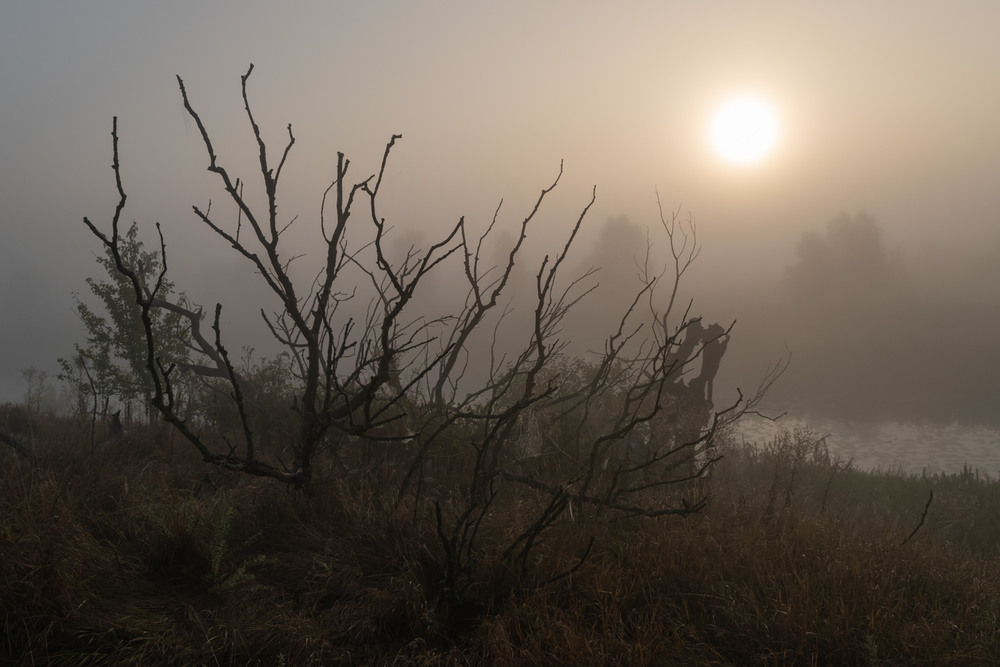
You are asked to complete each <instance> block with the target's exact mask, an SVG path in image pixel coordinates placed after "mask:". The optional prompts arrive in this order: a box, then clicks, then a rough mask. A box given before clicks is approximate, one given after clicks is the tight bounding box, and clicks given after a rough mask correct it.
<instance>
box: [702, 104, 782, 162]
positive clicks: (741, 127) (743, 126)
mask: <svg viewBox="0 0 1000 667" xmlns="http://www.w3.org/2000/svg"><path fill="white" fill-rule="evenodd" d="M711 137H712V144H713V146H715V150H716V151H718V153H719V155H721V156H722V157H723V158H725V159H726V160H729V161H730V162H736V163H739V164H749V163H751V162H757V161H758V160H760V159H762V158H763V157H764V156H765V155H767V154H768V153H769V152H770V151H771V149H772V148H773V147H774V144H775V141H776V140H777V138H778V121H777V119H776V118H775V115H774V111H773V110H772V109H771V108H770V107H769V106H768V105H767V104H765V103H764V102H762V101H760V100H758V99H755V98H750V97H742V98H738V99H734V100H731V101H729V102H727V103H726V104H725V105H724V106H723V107H722V108H721V109H719V111H718V112H717V113H716V114H715V118H714V119H713V120H712V129H711Z"/></svg>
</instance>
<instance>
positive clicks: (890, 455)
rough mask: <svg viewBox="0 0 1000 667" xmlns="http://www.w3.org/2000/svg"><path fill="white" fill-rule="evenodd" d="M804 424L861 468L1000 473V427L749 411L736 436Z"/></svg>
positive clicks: (757, 436)
mask: <svg viewBox="0 0 1000 667" xmlns="http://www.w3.org/2000/svg"><path fill="white" fill-rule="evenodd" d="M802 426H806V427H809V428H811V429H813V430H814V431H816V432H817V433H818V434H819V435H827V436H828V439H827V444H828V445H829V447H830V454H831V455H832V456H838V457H840V458H842V459H844V460H848V459H850V460H852V461H853V463H854V467H855V468H858V469H861V470H875V469H881V470H890V469H891V470H894V471H895V470H901V471H903V472H907V473H918V474H919V473H920V472H922V471H926V472H927V474H934V473H955V472H961V471H962V469H963V467H965V466H968V467H969V468H971V469H978V470H979V471H980V472H982V473H986V474H988V475H990V476H991V477H993V478H997V477H998V476H1000V430H998V429H996V428H994V427H990V426H982V425H968V424H958V423H955V424H947V425H944V424H930V423H927V424H917V423H912V422H895V421H884V422H862V421H851V420H847V419H831V418H816V417H808V418H806V417H802V416H798V415H794V414H789V415H785V416H784V417H782V418H781V419H780V420H778V421H777V422H773V421H770V420H767V419H764V418H762V417H756V416H752V415H748V416H746V417H744V419H743V421H742V422H741V423H740V424H739V425H738V427H737V437H738V438H739V437H742V438H743V439H744V440H745V441H746V442H757V443H759V444H764V443H767V442H768V441H770V440H771V439H773V438H774V436H775V434H777V433H778V431H779V430H781V429H788V430H792V429H794V428H796V427H802Z"/></svg>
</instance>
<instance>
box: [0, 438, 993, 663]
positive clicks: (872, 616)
mask: <svg viewBox="0 0 1000 667" xmlns="http://www.w3.org/2000/svg"><path fill="white" fill-rule="evenodd" d="M38 431H39V432H38V433H36V434H35V438H34V445H35V449H36V451H37V452H38V458H37V460H36V462H34V463H32V462H30V461H27V460H24V459H21V458H17V457H15V455H14V453H13V451H12V450H10V451H0V609H2V614H3V625H4V627H3V631H2V639H0V642H2V644H0V663H3V664H25V665H29V664H72V665H83V664H141V665H158V664H165V665H170V664H177V665H181V664H183V665H188V664H208V665H216V664H223V665H248V664H249V665H310V664H328V665H337V664H374V665H410V664H416V665H665V664H705V665H727V664H732V665H753V664H766V665H773V664H785V665H792V664H796V665H798V664H806V665H810V664H821V665H822V664H830V665H846V664H851V665H853V664H858V665H949V664H952V665H976V664H996V662H997V660H1000V657H998V656H1000V628H998V624H1000V567H998V565H1000V559H998V548H997V547H998V545H1000V485H998V484H997V482H995V481H993V480H991V479H987V478H985V477H983V476H980V475H977V474H976V473H975V472H973V471H967V472H965V473H963V474H958V475H949V476H938V477H920V476H903V475H898V474H891V473H865V472H860V471H857V470H854V469H853V468H852V467H851V466H850V465H849V463H845V462H843V461H837V460H831V458H830V456H829V454H828V452H827V451H826V449H825V447H824V445H823V441H822V438H820V437H818V436H817V434H815V433H812V432H809V431H807V430H803V431H796V432H792V433H783V434H782V435H781V436H780V437H779V438H778V439H777V440H776V441H774V442H771V443H765V444H760V445H756V446H748V445H735V444H730V445H729V446H728V448H727V451H726V457H725V458H724V459H723V460H722V461H721V462H720V463H719V465H718V466H717V467H716V468H715V470H714V471H713V473H712V476H711V477H710V478H709V479H707V480H701V481H699V482H698V483H697V484H698V488H696V489H694V488H693V489H688V490H678V491H677V492H678V493H682V492H691V493H696V492H699V491H704V492H707V493H708V494H709V495H710V498H711V500H710V502H709V504H708V506H707V508H706V509H705V510H704V511H703V512H702V513H700V514H698V515H696V516H693V517H689V518H687V519H680V518H676V517H673V518H671V517H667V518H662V519H656V520H653V519H645V518H623V517H621V516H616V515H614V514H610V513H602V512H597V513H593V514H590V515H585V516H581V513H580V512H576V513H575V514H574V516H573V518H572V519H570V518H569V517H567V518H566V520H565V521H564V522H563V523H561V524H559V525H557V526H555V527H554V528H553V529H552V530H551V531H550V532H547V533H545V534H544V535H543V539H542V541H541V543H540V544H539V546H538V548H537V549H536V550H535V551H533V552H532V561H531V563H530V567H529V568H528V569H527V571H526V572H527V573H526V574H524V575H520V574H517V573H511V572H505V571H501V570H502V568H501V565H500V563H501V559H500V558H499V556H498V553H497V551H498V549H499V548H500V547H499V545H502V544H504V543H506V542H509V537H510V536H509V535H504V534H502V533H503V531H502V529H501V530H497V529H495V528H494V530H495V531H497V532H496V534H491V535H486V536H485V538H484V539H482V540H481V541H480V545H479V547H478V550H477V552H476V553H475V554H474V556H475V566H474V567H475V574H476V582H477V583H476V584H475V585H474V586H473V587H471V588H470V591H469V594H468V596H467V597H466V599H465V601H464V602H463V604H455V603H453V602H449V601H448V600H446V599H444V598H442V597H441V595H440V591H439V590H438V586H437V582H439V581H440V579H441V576H442V573H441V568H442V565H441V562H442V559H441V546H440V542H439V540H438V537H437V534H436V531H435V524H434V521H433V514H432V511H431V510H430V508H429V506H421V505H408V506H399V507H397V506H396V505H395V504H394V503H393V502H391V493H390V492H391V489H388V488H387V487H386V485H384V484H381V483H379V480H378V479H374V478H372V477H365V476H356V477H353V478H349V479H345V478H343V477H341V478H339V479H333V480H331V481H329V482H326V483H320V484H318V485H316V487H315V488H314V489H313V490H312V492H311V493H309V494H301V493H298V492H293V491H290V490H288V489H286V488H283V487H281V486H280V485H278V484H276V483H274V482H268V481H265V480H254V479H249V478H245V477H241V476H239V475H237V474H235V473H224V472H220V471H212V470H209V469H207V468H206V467H204V465H203V464H200V463H199V462H198V461H197V457H196V456H195V453H194V452H193V451H192V450H190V448H189V446H186V445H185V444H184V443H182V442H180V441H179V440H177V439H176V438H175V437H172V436H171V435H170V432H169V431H168V430H166V429H158V428H152V427H151V428H149V429H148V430H145V431H140V432H135V433H132V434H131V435H130V436H129V437H128V438H126V439H125V440H123V441H121V442H119V443H116V444H114V445H108V446H105V447H102V448H101V449H100V450H99V451H97V452H91V451H90V448H89V445H87V444H85V443H86V442H87V440H88V433H87V432H86V428H84V427H79V426H74V425H73V424H70V423H62V422H54V423H52V424H50V425H48V426H46V427H39V429H38ZM8 449H9V448H8ZM931 492H933V500H932V501H930V504H929V505H928V501H929V499H930V498H931ZM531 503H532V500H531V498H530V497H525V498H523V499H521V500H519V501H518V503H515V504H514V505H510V506H506V507H497V508H494V511H495V512H498V513H501V516H516V515H517V514H518V513H519V512H524V511H528V510H530V509H531V507H532V505H531ZM500 525H501V527H502V522H501V523H500ZM591 538H594V543H593V548H592V550H591V551H590V553H589V556H588V557H587V558H586V560H585V561H584V562H583V564H582V565H580V566H579V567H578V568H577V569H575V570H573V568H574V565H576V564H577V563H578V561H579V557H580V555H581V554H582V553H584V552H585V551H586V548H587V545H588V543H589V542H590V540H591ZM495 545H496V546H495ZM570 570H572V572H571V573H570V574H568V575H567V576H559V575H560V574H565V573H567V572H568V571H570ZM515 575H516V576H515Z"/></svg>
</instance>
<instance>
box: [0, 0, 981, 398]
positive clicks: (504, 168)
mask: <svg viewBox="0 0 1000 667" xmlns="http://www.w3.org/2000/svg"><path fill="white" fill-rule="evenodd" d="M998 28H1000V3H996V2H994V1H992V0H982V1H978V2H976V1H972V0H963V2H960V3H956V2H923V1H915V0H906V1H905V2H904V1H899V2H881V3H860V2H858V3H824V4H822V5H821V4H820V3H794V4H793V3H781V4H778V3H750V2H697V3H695V2H685V3H679V2H678V3H668V2H663V1H662V0H658V1H657V2H620V3H613V4H612V3H608V2H589V1H580V0H576V1H574V2H535V1H533V2H520V1H508V2H504V3H485V2H482V3H471V2H431V1H427V2H419V3H417V2H414V3H403V2H353V3H347V2H329V1H326V2H320V1H316V2H287V3H274V2H189V1H174V2H170V3H146V2H134V1H130V2H126V1H119V2H108V1H103V0H101V1H96V0H95V1H93V2H86V3H83V2H80V3H70V2H51V1H47V0H32V1H31V2H27V1H23V2H22V1H20V0H16V1H12V2H5V3H3V6H2V8H0V224H2V227H0V230H2V233H0V281H2V282H0V400H18V399H20V398H21V395H22V394H23V391H24V383H23V381H22V379H21V377H20V375H19V373H18V371H19V370H20V369H23V368H26V367H28V366H31V365H34V366H37V367H39V368H42V369H45V370H47V371H49V372H50V373H51V374H53V375H54V374H55V372H56V364H55V360H56V358H57V357H59V356H61V355H68V354H70V353H71V351H72V344H73V342H74V341H78V340H81V339H82V337H83V334H82V331H81V328H80V325H79V323H78V321H77V320H76V318H75V314H74V311H73V300H72V296H71V295H72V292H74V291H81V290H85V289H86V287H85V285H84V283H83V280H84V278H85V277H86V276H88V275H92V274H93V273H94V268H95V264H94V261H93V257H94V254H95V253H97V252H99V251H100V248H99V245H98V243H97V242H96V240H95V239H93V238H92V237H91V236H90V235H89V233H88V232H87V231H86V230H85V228H84V226H83V224H82V222H81V221H82V218H83V216H85V215H86V216H89V217H90V218H91V219H92V220H94V221H95V222H97V223H98V224H100V223H104V224H105V226H106V225H107V223H108V221H109V220H110V215H111V212H112V211H113V208H114V205H115V203H116V194H115V191H114V182H113V180H112V173H111V170H110V168H109V166H110V161H111V142H110V136H109V133H110V130H111V119H112V117H113V116H115V115H117V116H118V117H119V134H120V137H121V152H122V161H123V170H124V178H125V187H126V189H127V191H128V194H129V207H128V208H127V209H126V213H125V218H126V221H129V220H132V219H135V220H138V221H139V222H140V223H141V224H143V225H145V226H146V228H147V229H149V228H150V227H151V225H152V223H153V222H154V221H157V220H158V221H160V222H162V223H163V224H164V229H165V233H166V235H167V242H168V244H169V247H170V250H171V253H172V255H171V260H172V266H171V270H172V274H173V279H174V281H175V282H176V283H177V284H178V286H179V287H180V288H182V289H185V290H187V291H188V292H189V293H191V295H192V296H193V297H195V299H196V300H198V301H201V302H203V303H212V302H213V301H214V300H215V298H216V296H215V295H216V292H215V291H213V288H214V286H217V285H218V284H220V283H224V282H225V281H226V279H227V277H228V278H229V279H230V280H235V278H232V277H231V276H230V271H231V269H232V267H233V266H234V261H233V260H232V258H231V257H229V254H230V253H229V251H228V250H227V248H226V247H225V245H224V244H222V243H221V242H218V241H216V240H215V239H213V238H212V237H211V236H210V235H208V234H207V233H205V231H204V230H202V229H200V228H199V227H198V225H197V224H196V221H195V220H194V218H193V215H192V213H191V209H190V206H191V204H200V205H204V204H205V203H207V200H208V199H209V198H210V197H215V198H216V199H217V200H218V199H221V197H220V193H219V189H218V186H217V183H216V182H215V181H214V180H213V179H212V178H211V175H210V174H208V173H206V172H205V171H204V167H205V165H206V159H205V154H204V148H203V146H202V145H201V142H200V138H199V136H198V134H197V130H196V128H195V127H194V124H193V123H192V122H191V121H190V120H189V119H188V118H187V116H186V115H185V113H184V111H183V108H182V106H181V102H180V96H179V93H178V89H177V84H176V80H175V79H174V76H175V75H178V74H179V75H181V77H182V78H184V80H185V83H186V85H187V87H188V91H189V94H190V95H191V98H192V102H193V103H194V104H195V106H196V107H197V108H198V109H199V110H200V112H201V113H202V115H203V118H204V120H205V121H206V123H207V124H208V126H209V130H210V131H211V132H212V133H213V135H214V136H215V142H216V148H217V151H218V153H219V155H220V158H221V159H222V160H223V161H224V163H225V164H227V165H228V166H229V168H230V169H231V170H232V171H233V173H234V174H237V175H242V176H244V177H248V178H249V177H252V176H253V169H254V163H253V158H254V153H253V149H254V147H253V145H252V143H250V142H251V138H250V135H249V134H248V129H247V125H246V120H245V117H244V116H243V115H242V102H241V99H240V94H239V77H240V75H241V74H243V73H244V72H245V71H246V69H247V67H248V65H249V63H251V62H252V63H254V64H255V66H256V67H255V70H254V74H253V77H252V79H251V82H250V95H251V100H252V103H253V104H254V106H255V111H256V113H257V118H258V121H259V122H260V124H261V126H262V128H263V130H264V132H265V137H266V138H269V139H271V140H272V141H273V142H274V146H273V147H272V152H276V151H277V150H278V147H279V145H280V144H281V142H282V141H283V140H284V138H285V134H284V132H285V130H284V128H285V125H286V124H287V123H289V122H290V123H292V125H293V130H294V132H295V136H296V139H297V144H296V146H295V148H294V149H293V152H292V155H291V157H290V161H291V163H290V165H289V167H288V168H287V170H286V174H285V176H284V178H285V184H286V187H287V191H286V196H287V199H286V200H285V201H284V203H283V209H282V210H283V211H284V212H286V213H288V215H289V217H290V216H292V215H294V214H296V213H297V214H300V215H301V216H302V222H301V223H299V224H300V225H303V228H302V230H301V233H302V234H308V233H310V231H314V230H311V229H310V228H308V225H309V224H311V223H310V221H312V220H315V214H316V211H317V209H318V205H319V198H320V195H321V194H322V189H323V188H324V187H325V184H326V182H328V181H329V179H330V177H331V175H332V174H333V169H334V165H335V164H336V152H337V151H338V150H342V151H344V152H346V153H347V154H348V156H349V157H351V158H352V160H353V165H354V168H353V169H354V171H353V174H354V176H356V177H359V178H363V177H364V176H365V175H367V174H368V173H370V172H372V171H373V170H374V169H375V168H376V167H377V164H378V161H379V159H380V158H381V154H382V150H383V148H384V145H385V142H386V140H387V139H388V138H389V137H390V136H391V135H392V134H393V133H401V134H402V135H403V137H404V139H403V141H402V142H401V143H400V144H399V145H398V148H397V149H396V150H395V152H394V158H393V160H392V167H391V170H390V179H389V181H388V182H387V185H386V187H387V188H389V189H390V191H391V194H390V196H389V198H388V204H389V205H390V210H391V211H392V212H393V213H394V214H395V215H396V216H397V219H396V220H395V222H396V223H397V224H399V225H400V226H402V227H408V228H411V229H418V230H419V229H423V228H427V229H433V228H436V227H435V225H437V224H439V223H440V224H443V223H444V222H454V220H455V219H457V217H458V216H459V215H463V214H464V215H466V216H468V217H469V218H470V219H472V220H476V221H480V222H485V221H486V220H487V219H488V218H489V215H490V214H491V212H492V210H493V209H494V208H495V206H496V204H497V202H498V201H499V199H500V198H501V197H503V198H505V209H504V210H505V211H506V212H507V215H509V217H510V219H511V220H514V219H516V218H517V217H518V215H519V214H520V215H523V213H524V212H525V207H526V206H527V205H528V202H529V200H530V199H531V198H533V197H534V196H536V195H537V192H538V190H539V189H540V188H542V187H543V186H546V185H548V184H549V183H550V181H551V180H552V178H553V177H554V176H555V174H556V172H557V171H558V167H559V161H560V160H561V159H564V160H565V175H564V177H563V181H562V186H561V188H560V190H559V191H558V192H557V193H556V194H555V196H554V198H553V202H552V205H551V207H550V208H549V209H547V212H546V216H547V217H546V218H545V219H544V220H543V223H544V224H545V225H551V226H552V228H554V229H560V230H562V229H565V224H566V223H568V222H569V220H570V219H571V218H572V217H573V215H574V214H575V213H576V212H577V211H578V210H579V208H581V207H582V206H583V204H584V203H585V202H586V200H587V197H588V196H589V192H590V189H591V187H592V186H593V185H595V184H596V185H597V188H598V204H597V205H596V206H595V208H594V210H593V212H592V217H591V224H592V226H593V227H594V228H597V227H599V226H600V225H601V224H602V223H603V222H604V221H605V220H606V219H608V218H610V217H613V216H620V215H626V216H628V217H629V218H630V219H631V220H633V221H635V222H641V223H644V224H645V223H648V222H652V221H653V220H654V216H655V214H656V208H655V207H656V201H655V194H654V192H655V190H656V189H658V190H659V192H660V195H661V197H662V199H663V202H664V205H665V206H667V207H669V208H674V207H676V206H680V205H683V207H684V209H685V210H690V211H691V212H692V213H693V214H694V215H695V216H696V218H697V220H698V223H699V230H700V232H701V234H702V241H703V242H704V245H705V255H704V257H705V264H704V267H705V268H704V269H703V271H702V272H701V274H699V275H701V276H702V277H703V279H711V280H712V281H716V282H717V283H719V284H725V283H726V281H737V282H739V281H745V280H746V279H747V276H748V275H756V274H755V272H757V271H759V272H760V274H761V275H770V274H773V273H775V272H776V271H779V270H780V269H781V268H782V266H783V265H784V264H787V263H788V262H790V257H789V253H790V248H791V247H792V246H793V245H794V241H795V240H796V239H797V238H798V237H799V236H800V235H801V233H802V232H803V231H805V230H807V229H812V228H818V227H820V226H821V225H822V224H823V223H824V222H825V221H827V220H829V219H830V218H831V217H834V216H835V215H836V214H837V213H838V212H840V211H841V210H846V211H856V210H862V209H863V210H866V211H868V212H869V213H871V214H872V215H873V216H875V218H876V219H877V220H878V221H879V223H880V224H881V225H882V226H883V227H884V228H885V230H886V232H887V237H888V238H889V240H890V243H892V244H894V245H903V246H905V245H908V244H911V243H912V244H921V243H923V244H925V243H927V242H928V240H932V241H933V240H934V239H939V240H942V241H947V242H949V243H951V242H955V240H956V239H960V240H963V241H964V240H968V242H969V243H970V244H974V243H981V242H995V239H996V238H997V236H998V234H1000V232H998V229H1000V224H998V223H1000V39H997V30H998ZM747 93H749V94H754V95H757V96H759V97H760V98H762V99H764V100H766V101H768V102H769V103H770V104H772V105H773V106H774V108H775V110H776V112H777V114H778V116H779V128H780V129H779V132H780V137H779V140H778V141H779V143H778V145H777V147H776V149H775V151H774V152H773V153H772V154H771V155H770V156H769V157H768V158H767V159H765V160H763V161H762V162H760V163H758V164H756V165H753V166H749V167H748V166H742V167H736V166H734V165H732V164H728V163H726V162H724V161H723V160H721V159H720V158H719V157H718V156H717V155H715V154H714V152H713V151H712V149H711V146H710V143H709V139H708V126H709V122H710V119H711V117H712V114H713V112H714V110H715V109H716V108H717V107H718V106H719V105H720V104H721V103H722V102H723V101H724V100H726V99H727V98H729V97H731V96H733V95H736V94H747ZM404 218H405V219H404ZM539 242H542V240H540V241H539ZM929 270H930V269H929ZM241 275H242V274H241ZM206 285H208V286H209V287H206Z"/></svg>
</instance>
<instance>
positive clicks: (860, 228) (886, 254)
mask: <svg viewBox="0 0 1000 667" xmlns="http://www.w3.org/2000/svg"><path fill="white" fill-rule="evenodd" d="M795 255H796V261H795V263H794V264H793V265H792V266H791V267H790V268H789V270H788V274H787V284H788V286H789V289H790V291H791V292H792V295H793V297H794V298H795V299H796V301H798V302H799V304H800V305H801V304H803V303H812V304H814V305H816V306H817V307H819V308H825V307H830V306H837V305H840V304H843V303H844V302H856V301H857V300H858V299H867V298H868V297H870V296H873V295H875V294H877V293H878V292H879V291H880V290H882V289H883V288H885V287H886V285H887V282H888V281H889V279H890V278H891V276H892V275H893V272H894V271H895V268H896V261H895V257H894V255H893V253H892V252H891V251H890V250H889V248H888V247H887V246H886V244H885V240H884V239H883V237H882V230H881V229H880V228H879V226H878V224H877V223H876V222H875V219H874V218H873V217H871V216H870V215H868V214H867V213H858V214H856V215H853V216H851V215H848V214H846V213H842V214H840V215H839V216H838V217H836V218H834V219H833V220H830V221H829V222H828V223H827V224H826V227H825V229H824V230H823V231H821V232H818V231H808V232H806V233H805V234H803V235H802V237H801V238H800V239H799V242H798V244H797V245H796V247H795Z"/></svg>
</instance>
